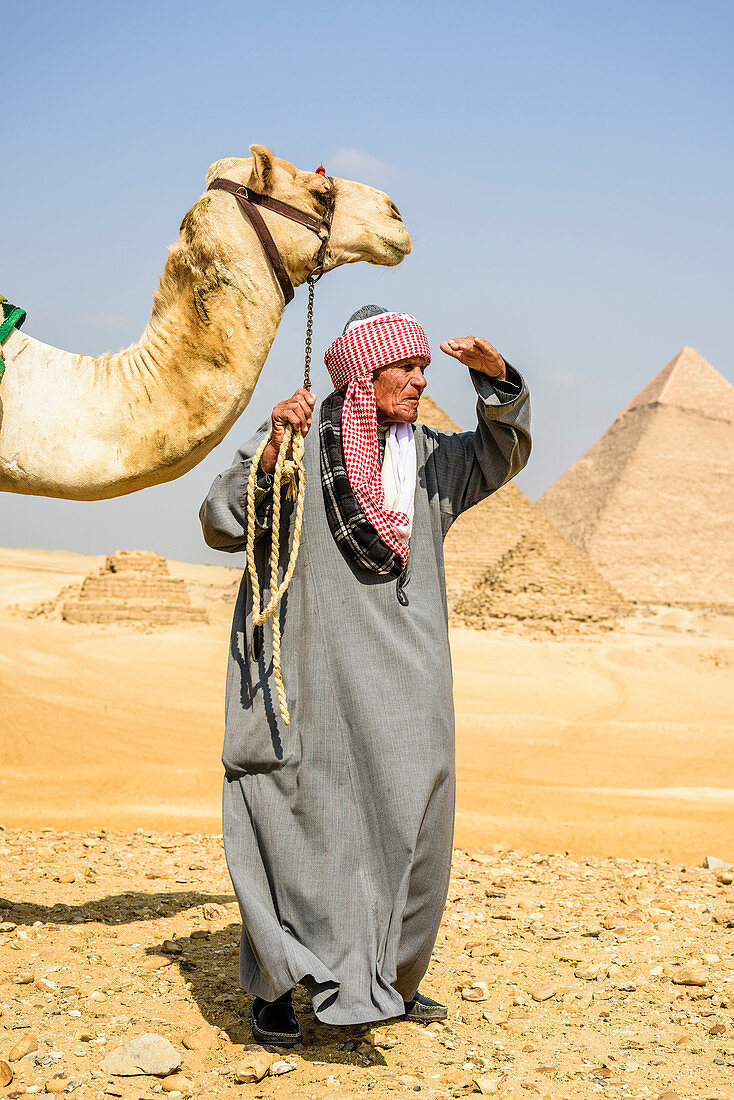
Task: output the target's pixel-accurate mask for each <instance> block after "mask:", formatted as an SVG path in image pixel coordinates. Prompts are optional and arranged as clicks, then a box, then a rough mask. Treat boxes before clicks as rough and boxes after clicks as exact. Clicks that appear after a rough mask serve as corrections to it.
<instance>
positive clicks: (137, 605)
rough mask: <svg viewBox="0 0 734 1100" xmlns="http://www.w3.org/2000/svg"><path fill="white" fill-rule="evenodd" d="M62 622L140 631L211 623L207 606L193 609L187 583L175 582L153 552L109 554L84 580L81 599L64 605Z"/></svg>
mask: <svg viewBox="0 0 734 1100" xmlns="http://www.w3.org/2000/svg"><path fill="white" fill-rule="evenodd" d="M61 617H62V618H63V619H65V620H66V622H69V623H122V624H125V623H129V624H137V625H141V626H178V625H188V624H190V623H205V622H208V617H207V614H206V611H205V610H204V608H203V607H192V605H191V601H190V599H189V593H188V589H187V587H186V582H185V581H184V580H182V579H181V578H178V577H172V576H171V575H170V574H169V572H168V562H167V561H166V559H165V558H161V557H160V556H159V555H158V554H155V553H153V551H149V550H118V552H117V553H116V554H110V555H109V556H108V557H107V560H106V561H105V564H104V567H103V568H102V569H100V570H99V571H98V572H97V573H90V575H89V576H88V577H86V578H85V580H84V582H83V583H82V586H81V589H80V591H79V594H78V596H77V597H76V598H75V599H72V600H67V601H66V602H65V603H64V604H63V606H62V609H61Z"/></svg>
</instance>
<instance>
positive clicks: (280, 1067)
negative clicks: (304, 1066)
mask: <svg viewBox="0 0 734 1100" xmlns="http://www.w3.org/2000/svg"><path fill="white" fill-rule="evenodd" d="M297 1068H298V1062H295V1061H293V1059H290V1058H279V1059H278V1060H277V1061H275V1062H273V1063H272V1064H271V1066H270V1074H271V1076H272V1077H278V1076H279V1075H280V1074H281V1073H291V1072H292V1071H293V1070H294V1069H297Z"/></svg>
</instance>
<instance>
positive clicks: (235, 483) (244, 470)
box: [199, 420, 273, 554]
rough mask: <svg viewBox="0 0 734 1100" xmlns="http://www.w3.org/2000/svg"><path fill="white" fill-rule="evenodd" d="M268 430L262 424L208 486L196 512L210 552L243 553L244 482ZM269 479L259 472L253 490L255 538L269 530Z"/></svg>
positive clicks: (265, 425)
mask: <svg viewBox="0 0 734 1100" xmlns="http://www.w3.org/2000/svg"><path fill="white" fill-rule="evenodd" d="M269 430H270V421H269V420H266V421H265V423H264V424H262V425H261V426H260V428H258V430H257V432H256V433H255V435H254V436H253V437H252V439H250V440H249V441H248V442H247V443H245V445H244V447H241V448H240V450H239V451H237V454H236V455H235V456H234V461H233V462H232V465H231V466H230V468H229V469H228V470H225V472H224V473H223V474H220V475H219V477H217V478H216V479H215V481H214V483H213V484H212V487H211V489H210V490H209V492H208V494H207V497H206V500H205V501H204V503H203V504H202V506H201V508H200V509H199V519H200V520H201V527H202V531H203V532H204V540H205V542H206V543H207V545H208V546H211V547H212V548H213V549H214V550H224V551H225V552H226V553H229V554H234V553H236V552H237V551H238V550H244V548H245V541H246V537H247V519H246V516H245V506H246V496H247V479H248V478H249V476H250V466H251V464H252V459H253V457H254V455H255V452H256V451H257V449H258V447H259V446H260V444H261V443H262V441H263V439H264V438H265V436H266V435H267V434H268V432H269ZM272 489H273V478H272V475H271V474H265V473H263V472H262V470H261V471H259V473H258V476H257V485H256V487H255V524H256V528H257V530H256V532H255V538H258V536H259V535H261V534H262V533H263V531H267V530H269V529H270V525H271V523H272V512H273V492H272Z"/></svg>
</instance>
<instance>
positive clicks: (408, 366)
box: [372, 355, 429, 424]
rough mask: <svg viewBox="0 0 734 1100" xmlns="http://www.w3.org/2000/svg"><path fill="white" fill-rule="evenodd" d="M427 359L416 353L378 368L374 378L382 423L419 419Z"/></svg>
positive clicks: (379, 417) (378, 413)
mask: <svg viewBox="0 0 734 1100" xmlns="http://www.w3.org/2000/svg"><path fill="white" fill-rule="evenodd" d="M428 362H429V361H428V359H426V357H425V356H424V355H413V356H412V357H411V358H410V359H400V360H399V361H398V362H397V363H390V364H389V365H388V366H386V367H378V368H377V370H376V371H375V373H374V374H373V375H372V380H373V382H374V385H375V399H376V401H377V422H378V423H379V424H412V423H413V422H414V421H415V420H416V418H417V416H418V402H419V401H420V399H421V394H422V393H423V391H424V389H425V388H426V376H425V370H426V367H427V366H428Z"/></svg>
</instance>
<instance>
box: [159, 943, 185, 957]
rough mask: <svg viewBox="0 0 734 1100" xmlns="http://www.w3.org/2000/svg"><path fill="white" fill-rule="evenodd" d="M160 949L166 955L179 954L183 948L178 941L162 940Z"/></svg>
mask: <svg viewBox="0 0 734 1100" xmlns="http://www.w3.org/2000/svg"><path fill="white" fill-rule="evenodd" d="M161 950H162V951H164V952H165V954H166V955H181V954H183V948H182V946H181V944H180V943H176V941H175V940H164V941H163V945H162V947H161Z"/></svg>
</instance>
